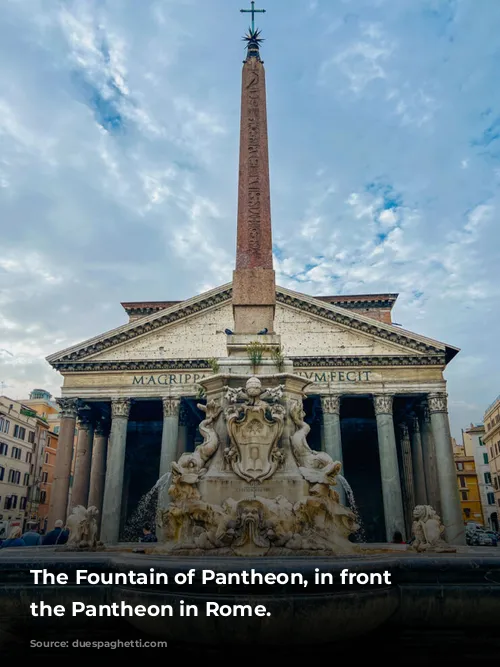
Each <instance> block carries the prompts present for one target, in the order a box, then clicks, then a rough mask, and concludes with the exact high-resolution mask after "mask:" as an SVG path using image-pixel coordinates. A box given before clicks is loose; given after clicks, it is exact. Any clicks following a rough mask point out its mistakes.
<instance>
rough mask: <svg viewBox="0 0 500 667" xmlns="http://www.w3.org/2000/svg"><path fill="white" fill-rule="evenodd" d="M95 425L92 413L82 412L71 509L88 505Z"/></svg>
mask: <svg viewBox="0 0 500 667" xmlns="http://www.w3.org/2000/svg"><path fill="white" fill-rule="evenodd" d="M92 438H93V427H92V423H91V421H90V415H88V414H81V415H80V419H79V421H78V440H77V445H76V460H75V472H74V478H73V488H72V490H71V509H72V508H74V507H78V505H82V506H83V507H87V504H88V498H89V484H90V464H91V460H92Z"/></svg>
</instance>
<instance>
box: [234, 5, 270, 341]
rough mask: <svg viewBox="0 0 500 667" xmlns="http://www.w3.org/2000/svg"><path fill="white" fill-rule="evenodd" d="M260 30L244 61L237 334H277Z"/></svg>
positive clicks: (253, 35) (249, 36)
mask: <svg viewBox="0 0 500 667" xmlns="http://www.w3.org/2000/svg"><path fill="white" fill-rule="evenodd" d="M252 8H253V3H252ZM254 11H257V10H254ZM252 19H253V14H252ZM259 34H260V32H259V30H255V28H254V27H253V21H252V28H250V29H249V31H248V34H247V35H246V36H245V37H244V39H245V40H246V41H247V57H246V59H245V61H244V63H243V73H242V88H241V127H240V164H239V184H238V230H237V243H236V269H235V271H234V272H233V315H234V333H235V334H257V333H260V332H266V333H269V334H272V333H274V310H275V304H276V283H275V274H274V270H273V253H272V234H271V202H270V192H269V155H268V139H267V112H266V82H265V71H264V65H263V63H262V60H261V58H260V52H259V43H260V42H261V41H262V40H261V38H260V37H259Z"/></svg>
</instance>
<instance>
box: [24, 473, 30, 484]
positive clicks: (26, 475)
mask: <svg viewBox="0 0 500 667" xmlns="http://www.w3.org/2000/svg"><path fill="white" fill-rule="evenodd" d="M29 483H30V474H29V472H25V473H24V481H23V486H29Z"/></svg>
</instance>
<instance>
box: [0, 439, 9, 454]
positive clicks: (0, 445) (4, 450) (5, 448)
mask: <svg viewBox="0 0 500 667" xmlns="http://www.w3.org/2000/svg"><path fill="white" fill-rule="evenodd" d="M8 453H9V445H8V444H7V443H5V442H0V454H3V455H4V456H7V454H8Z"/></svg>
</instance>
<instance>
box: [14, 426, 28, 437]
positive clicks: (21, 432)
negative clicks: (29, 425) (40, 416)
mask: <svg viewBox="0 0 500 667" xmlns="http://www.w3.org/2000/svg"><path fill="white" fill-rule="evenodd" d="M25 436H26V429H25V428H24V426H18V425H17V424H16V425H15V426H14V438H19V440H24V438H25Z"/></svg>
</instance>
